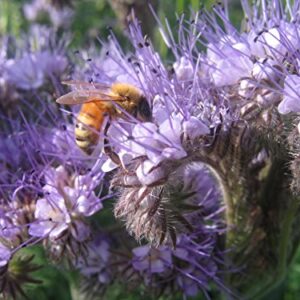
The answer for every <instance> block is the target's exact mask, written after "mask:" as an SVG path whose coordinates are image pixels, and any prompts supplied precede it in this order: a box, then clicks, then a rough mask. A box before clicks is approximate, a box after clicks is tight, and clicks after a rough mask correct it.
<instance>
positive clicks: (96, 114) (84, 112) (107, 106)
mask: <svg viewBox="0 0 300 300" xmlns="http://www.w3.org/2000/svg"><path fill="white" fill-rule="evenodd" d="M66 84H69V85H72V86H75V87H76V88H77V89H76V90H75V91H73V92H70V93H68V94H66V95H63V96H62V97H60V98H58V99H57V102H58V103H60V104H67V105H73V104H82V106H81V109H80V112H79V114H78V117H77V121H76V126H75V138H76V144H77V145H78V147H79V148H80V149H82V150H83V151H84V152H85V153H87V154H91V153H92V152H93V150H94V148H95V146H96V145H97V144H98V141H99V133H100V132H103V133H104V135H106V133H107V130H108V128H109V125H108V126H104V121H105V118H106V117H108V119H114V118H123V119H130V117H131V116H132V117H134V118H137V119H138V120H140V121H149V120H151V109H150V106H149V104H148V101H147V99H146V98H145V96H144V95H143V94H142V92H141V91H140V90H139V89H138V88H136V87H135V86H133V85H130V84H127V83H113V84H112V85H111V86H105V85H102V84H98V83H85V82H76V81H75V82H73V81H70V82H66Z"/></svg>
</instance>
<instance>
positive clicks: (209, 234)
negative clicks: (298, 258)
mask: <svg viewBox="0 0 300 300" xmlns="http://www.w3.org/2000/svg"><path fill="white" fill-rule="evenodd" d="M34 3H35V5H36V6H37V5H38V3H40V2H38V1H35V2H34ZM41 3H42V2H41ZM299 5H300V3H299V2H298V1H294V3H293V4H292V3H290V1H287V3H286V6H285V7H284V6H283V4H282V3H281V1H279V0H275V1H265V0H262V1H258V3H257V4H255V5H254V6H250V5H249V4H248V2H247V1H246V0H242V6H243V9H244V12H245V20H244V24H243V25H244V28H243V31H242V32H239V31H238V30H237V29H236V28H235V27H234V26H233V25H232V24H231V22H230V20H229V16H228V7H227V6H223V5H221V4H218V5H216V6H215V7H214V8H213V12H211V13H209V12H206V11H205V10H204V9H203V10H201V11H199V12H195V13H193V14H192V18H191V19H189V20H188V19H186V18H185V17H184V16H181V17H178V25H177V28H175V29H174V30H173V29H171V28H170V26H169V24H168V22H166V23H165V24H162V23H161V22H160V20H159V19H157V23H158V26H159V30H160V32H161V34H162V37H163V40H164V42H165V44H166V45H167V47H168V48H169V51H170V53H172V57H173V58H174V60H173V62H172V63H168V64H165V63H164V61H163V60H162V58H161V57H160V55H159V54H158V53H157V52H156V51H155V49H154V47H153V45H152V43H151V41H150V40H149V39H148V38H147V37H145V36H144V35H143V34H142V31H141V29H140V26H139V22H138V21H137V20H134V19H133V20H132V21H131V23H130V25H129V29H128V30H129V32H128V34H129V37H130V41H131V43H132V49H133V50H132V51H131V52H130V53H124V52H123V51H122V47H121V46H120V44H119V43H118V41H117V39H116V37H115V36H114V35H113V33H111V35H110V37H109V39H108V41H107V42H103V43H102V49H101V51H100V52H99V51H98V50H97V48H96V47H95V48H94V49H91V50H90V51H86V50H82V51H79V52H77V51H76V52H71V51H69V50H67V49H68V48H67V47H68V40H69V36H68V35H65V36H59V35H58V34H57V33H56V32H55V31H54V30H50V29H49V28H46V27H41V26H37V25H35V26H32V28H31V29H30V32H29V33H28V34H27V35H24V36H23V37H22V38H21V39H15V38H12V37H8V36H7V37H5V36H4V37H1V48H0V107H1V118H2V122H1V123H0V126H1V129H2V133H1V139H0V147H1V152H0V191H1V197H0V228H1V230H0V287H1V291H0V292H1V293H2V294H3V295H4V297H13V298H18V297H19V295H24V294H25V289H26V283H37V284H38V283H39V281H38V279H37V278H35V277H34V272H35V271H36V270H37V269H38V266H36V264H35V263H34V256H33V255H31V256H30V255H26V254H24V253H23V251H24V250H23V249H24V247H26V249H27V248H29V249H30V248H31V247H32V246H33V245H39V246H40V247H43V248H44V249H45V252H46V254H47V257H48V258H49V260H50V261H52V262H54V263H55V264H61V265H62V266H64V267H65V268H66V270H69V269H70V268H71V269H72V270H74V269H76V270H77V271H78V272H79V273H80V276H81V278H82V280H81V288H80V292H81V293H88V294H89V295H92V297H96V296H97V295H102V294H103V293H105V291H106V290H107V289H108V288H109V286H111V285H112V284H114V283H119V284H124V283H126V284H127V288H128V289H129V290H130V289H135V288H136V287H139V286H141V285H143V286H144V287H146V288H147V289H150V290H151V291H152V293H153V294H154V295H157V296H159V295H161V294H162V293H165V294H167V295H170V294H171V295H172V293H175V292H178V293H182V294H183V295H185V296H195V295H197V294H198V293H199V292H200V291H201V292H202V293H203V295H204V296H205V297H206V298H210V297H211V291H212V285H211V284H212V283H213V284H214V285H215V286H216V287H217V288H218V289H219V290H220V291H222V292H226V293H227V295H230V297H232V298H237V299H241V298H243V299H259V297H261V296H262V295H263V294H264V293H266V292H267V291H269V290H271V289H272V287H273V286H274V285H275V284H276V283H278V282H280V281H281V280H282V278H283V276H284V274H285V271H286V269H287V267H288V264H289V263H290V261H291V259H292V257H293V254H294V253H295V249H296V248H297V246H298V243H299V236H300V231H299V229H298V227H299V226H297V224H298V222H299V218H298V211H299V207H298V206H299V205H298V202H299V201H298V200H299V192H300V182H299V179H298V178H299V168H298V166H299V165H300V156H299V149H300V139H299V131H300V129H299V128H300V125H299V124H300V123H299V121H300V120H299V117H298V113H299V112H300V104H299V103H300V102H299V94H300V88H299V86H300V75H299V73H300V68H299V61H300V54H299V50H298V49H299V48H300V26H299V13H298V12H299ZM24 9H25V12H26V11H27V6H25V8H24ZM28 11H29V10H28ZM30 11H31V10H30ZM154 17H155V14H154ZM53 18H54V17H53ZM175 32H176V34H175ZM70 78H72V79H75V80H80V81H85V82H89V89H91V90H93V89H95V90H96V87H95V86H96V83H101V84H105V85H108V86H111V84H113V83H114V82H121V83H126V84H130V85H133V86H135V87H137V88H138V89H139V90H140V91H141V92H142V94H143V95H144V96H145V98H146V99H147V101H148V103H149V106H150V107H151V120H149V121H147V122H142V121H140V120H138V119H136V118H135V117H134V116H132V115H130V114H128V113H127V112H126V111H123V113H124V114H125V115H126V114H127V117H126V118H114V119H112V120H110V124H109V127H108V128H107V132H105V133H104V132H103V130H101V132H98V134H99V136H100V141H99V144H98V145H97V147H96V149H95V150H94V151H93V153H92V154H91V155H87V154H86V153H84V152H83V151H81V150H80V149H79V148H78V147H77V145H76V142H75V134H74V128H75V123H76V120H77V116H78V109H79V108H78V107H76V106H74V107H66V106H64V107H62V106H59V105H58V104H57V103H56V102H55V99H57V98H58V97H59V96H61V95H64V94H65V93H67V89H68V88H67V87H66V86H64V85H63V84H62V82H63V81H64V80H69V79H70ZM105 143H106V144H107V143H108V145H109V147H110V148H111V149H112V150H113V154H114V157H117V158H118V161H119V163H118V162H116V160H115V159H112V156H111V155H108V153H107V151H105V148H106V147H107V145H104V144H105ZM112 203H114V209H113V212H114V215H115V217H116V219H120V220H121V222H120V223H118V221H117V220H112V218H109V220H108V221H107V220H106V222H104V223H106V224H104V225H102V223H101V220H104V219H105V218H106V217H105V212H106V211H111V206H112ZM103 216H104V217H103ZM107 223H109V224H107ZM124 224H125V225H124ZM123 225H124V226H123ZM125 229H126V230H125ZM130 236H132V237H130ZM65 262H68V265H67V267H66V264H65ZM258 277H261V278H260V282H259V283H258V282H257V278H258ZM78 293H79V291H78Z"/></svg>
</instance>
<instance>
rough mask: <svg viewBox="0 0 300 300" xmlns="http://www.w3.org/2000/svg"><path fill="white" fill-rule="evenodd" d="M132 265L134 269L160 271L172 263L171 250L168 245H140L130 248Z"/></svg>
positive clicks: (150, 271)
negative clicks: (157, 246) (151, 246)
mask: <svg viewBox="0 0 300 300" xmlns="http://www.w3.org/2000/svg"><path fill="white" fill-rule="evenodd" d="M132 253H133V255H134V256H133V259H132V266H133V268H134V269H135V270H137V271H140V272H146V273H151V274H154V273H162V272H164V271H166V270H167V269H169V268H170V266H171V265H172V252H171V250H170V248H168V247H160V248H159V249H155V248H150V247H149V246H141V247H138V248H134V249H133V250H132Z"/></svg>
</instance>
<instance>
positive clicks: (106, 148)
mask: <svg viewBox="0 0 300 300" xmlns="http://www.w3.org/2000/svg"><path fill="white" fill-rule="evenodd" d="M109 126H110V122H109V121H108V122H107V124H106V125H105V128H104V141H103V143H104V152H105V154H106V155H107V156H108V157H109V158H110V159H111V160H112V161H113V162H114V163H115V164H116V165H118V166H119V167H122V168H123V165H122V162H121V160H120V158H119V156H118V154H117V153H116V152H114V150H113V149H112V147H111V146H110V145H109V140H108V138H107V131H108V129H109Z"/></svg>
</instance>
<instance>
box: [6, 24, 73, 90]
mask: <svg viewBox="0 0 300 300" xmlns="http://www.w3.org/2000/svg"><path fill="white" fill-rule="evenodd" d="M23 39H24V41H25V40H26V43H24V44H22V42H19V44H18V46H19V48H20V49H18V51H17V54H16V56H15V57H11V58H9V59H6V61H5V63H4V74H3V76H4V78H5V79H6V80H7V81H8V82H9V83H11V84H13V85H14V86H16V87H17V88H18V89H21V90H24V91H29V90H32V89H38V88H40V87H42V86H43V85H45V83H46V82H47V81H50V83H51V84H52V85H54V86H57V85H58V83H59V84H60V79H61V78H62V77H63V75H64V74H65V73H66V71H67V68H68V66H69V61H68V59H67V57H66V54H65V47H66V41H67V39H68V38H67V37H66V36H65V37H62V38H61V39H60V40H58V36H57V34H56V33H55V32H54V31H53V30H50V29H47V28H45V27H39V26H33V27H32V28H31V31H30V33H29V35H28V36H23Z"/></svg>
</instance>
